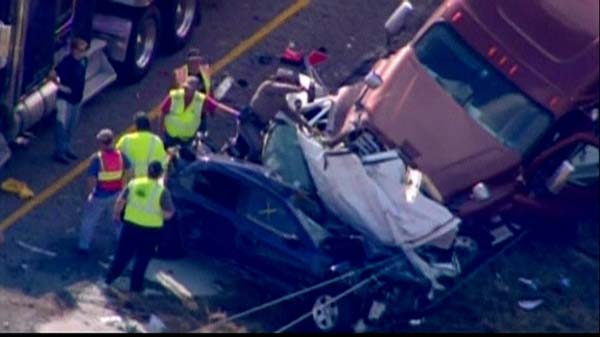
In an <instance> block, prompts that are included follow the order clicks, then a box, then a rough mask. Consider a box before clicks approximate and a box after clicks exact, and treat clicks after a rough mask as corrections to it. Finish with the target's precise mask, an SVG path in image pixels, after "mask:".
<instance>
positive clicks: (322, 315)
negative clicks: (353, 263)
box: [310, 288, 359, 332]
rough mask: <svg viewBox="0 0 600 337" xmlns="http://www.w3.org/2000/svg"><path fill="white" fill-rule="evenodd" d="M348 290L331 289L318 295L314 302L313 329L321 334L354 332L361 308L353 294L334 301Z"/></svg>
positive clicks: (312, 313)
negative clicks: (353, 328) (353, 325)
mask: <svg viewBox="0 0 600 337" xmlns="http://www.w3.org/2000/svg"><path fill="white" fill-rule="evenodd" d="M344 290H346V289H341V288H331V289H330V290H325V291H322V292H319V293H317V295H316V296H314V298H313V301H312V309H311V310H312V312H311V317H310V319H311V323H312V327H313V328H314V329H316V330H317V331H320V332H332V331H352V324H353V323H355V321H356V320H357V319H358V316H359V306H358V305H356V304H357V302H358V301H357V299H356V298H355V296H353V294H348V295H346V296H344V297H342V298H340V299H338V300H337V301H332V300H333V299H334V298H335V297H337V296H338V295H339V294H341V293H342V292H343V291H344Z"/></svg>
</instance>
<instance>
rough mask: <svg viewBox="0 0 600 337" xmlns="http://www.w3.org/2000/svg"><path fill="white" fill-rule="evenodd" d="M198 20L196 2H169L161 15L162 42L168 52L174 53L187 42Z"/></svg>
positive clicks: (180, 0) (190, 0) (198, 6)
mask: <svg viewBox="0 0 600 337" xmlns="http://www.w3.org/2000/svg"><path fill="white" fill-rule="evenodd" d="M199 20H200V5H199V4H198V1H197V0H175V1H169V4H168V5H166V8H165V11H164V14H163V21H164V22H163V33H164V34H163V41H165V48H166V49H167V50H168V51H176V50H179V49H181V48H183V46H185V44H186V43H187V42H188V41H189V39H190V38H191V36H192V33H193V32H194V26H195V25H196V24H197V23H198V22H199Z"/></svg>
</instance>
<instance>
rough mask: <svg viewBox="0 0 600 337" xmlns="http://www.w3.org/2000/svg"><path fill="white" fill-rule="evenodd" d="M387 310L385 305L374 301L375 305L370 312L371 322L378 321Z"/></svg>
mask: <svg viewBox="0 0 600 337" xmlns="http://www.w3.org/2000/svg"><path fill="white" fill-rule="evenodd" d="M385 309H386V306H385V303H381V302H378V301H373V304H372V305H371V309H370V310H369V320H371V321H376V320H378V319H379V318H380V317H381V315H383V312H384V311H385Z"/></svg>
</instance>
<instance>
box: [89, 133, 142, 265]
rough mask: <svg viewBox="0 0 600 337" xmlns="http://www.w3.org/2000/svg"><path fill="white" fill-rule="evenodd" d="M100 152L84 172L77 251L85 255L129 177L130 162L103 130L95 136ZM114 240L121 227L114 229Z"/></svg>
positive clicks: (94, 156) (130, 174) (111, 135)
mask: <svg viewBox="0 0 600 337" xmlns="http://www.w3.org/2000/svg"><path fill="white" fill-rule="evenodd" d="M96 140H97V141H98V147H99V151H98V152H96V153H94V154H93V155H92V157H91V160H90V166H89V168H88V172H87V184H86V194H87V200H86V202H85V206H84V207H83V214H82V216H81V230H80V232H79V245H78V252H79V253H80V254H81V255H83V256H87V255H88V252H89V250H90V245H91V243H92V240H93V237H94V231H95V229H96V227H97V225H98V224H99V223H102V222H107V221H106V220H107V219H108V214H110V213H111V211H112V209H113V206H114V204H115V201H116V200H117V196H118V195H119V193H120V192H121V190H122V189H123V187H124V186H125V184H126V182H127V180H129V178H131V176H132V172H131V163H130V161H129V159H128V158H127V156H126V155H124V154H122V153H121V152H120V151H119V150H117V149H115V147H114V134H113V132H112V130H110V129H102V130H100V132H98V134H97V135H96ZM115 231H116V234H117V237H118V235H119V232H120V226H116V227H115Z"/></svg>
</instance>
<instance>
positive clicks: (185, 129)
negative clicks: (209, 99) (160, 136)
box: [165, 89, 205, 140]
mask: <svg viewBox="0 0 600 337" xmlns="http://www.w3.org/2000/svg"><path fill="white" fill-rule="evenodd" d="M169 96H170V97H171V109H170V111H169V113H168V114H167V115H166V116H165V130H166V131H167V134H168V135H169V136H170V137H173V138H179V139H182V140H188V139H190V138H192V137H194V135H195V134H196V131H197V130H198V128H199V127H200V123H201V122H202V108H203V106H204V99H205V95H204V94H202V93H199V92H195V93H194V100H193V101H192V103H191V104H190V105H189V106H188V107H187V108H185V102H184V89H175V90H171V91H169Z"/></svg>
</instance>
